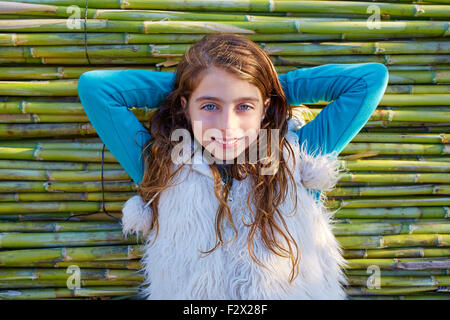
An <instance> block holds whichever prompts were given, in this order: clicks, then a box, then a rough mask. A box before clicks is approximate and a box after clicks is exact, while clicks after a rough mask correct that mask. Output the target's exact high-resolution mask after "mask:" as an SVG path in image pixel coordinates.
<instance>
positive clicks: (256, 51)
mask: <svg viewBox="0 0 450 320" xmlns="http://www.w3.org/2000/svg"><path fill="white" fill-rule="evenodd" d="M210 67H217V68H222V69H223V70H225V71H227V72H230V73H231V74H233V75H235V76H236V77H238V78H240V79H243V80H246V81H248V82H250V83H251V84H253V85H255V86H256V87H258V88H259V90H260V92H261V94H262V97H263V101H265V100H266V99H267V98H268V97H270V103H269V104H268V106H267V107H265V109H264V113H265V117H264V119H263V120H262V122H261V129H267V130H266V132H267V137H265V139H266V140H265V141H272V140H271V137H270V135H271V130H270V129H278V130H279V131H278V132H279V135H280V136H279V138H278V143H279V145H278V146H277V147H278V152H279V154H278V156H277V159H278V168H277V170H276V172H275V173H274V174H272V175H267V174H264V175H262V174H261V170H262V169H263V168H264V167H265V166H266V164H267V163H268V162H267V161H261V160H262V158H260V159H258V161H257V162H256V163H254V161H253V163H249V162H248V161H247V160H248V150H249V147H247V149H246V151H245V152H246V158H245V159H246V161H245V163H240V164H238V163H233V164H228V165H227V166H226V174H227V175H228V176H229V177H232V178H233V179H237V180H238V181H240V180H243V179H245V178H247V177H248V178H250V179H252V181H253V186H254V187H253V188H252V190H251V192H250V193H249V195H248V198H247V207H248V209H249V210H250V212H251V213H252V215H253V217H254V219H253V222H252V223H250V224H246V223H245V222H244V224H245V225H246V226H247V227H250V230H249V234H248V238H247V246H248V250H249V254H250V256H251V258H252V259H253V260H254V261H255V262H256V263H258V264H259V265H261V266H263V267H265V266H264V265H263V264H262V263H261V261H260V260H259V259H258V258H257V257H256V256H255V254H254V251H253V239H254V236H255V234H256V233H257V232H259V237H260V239H262V241H263V244H264V245H265V246H266V248H268V249H269V250H270V251H272V252H273V253H275V254H277V255H279V256H282V257H286V258H289V259H290V261H291V265H292V270H291V273H290V277H289V282H292V281H293V280H294V279H295V278H296V277H297V276H298V272H299V258H300V252H299V248H298V245H297V243H296V242H295V240H294V238H293V237H292V235H291V234H290V232H289V230H287V226H286V223H285V221H284V219H283V216H282V214H281V213H280V211H279V210H278V209H277V208H278V206H279V205H280V204H281V203H282V202H283V201H284V200H285V198H286V195H287V194H288V192H287V191H288V190H287V189H288V179H291V181H292V184H291V185H292V186H293V187H294V188H296V186H295V183H294V180H293V176H292V172H290V169H289V168H288V166H287V164H286V162H285V159H284V157H283V152H282V150H283V148H284V147H286V148H288V150H289V152H290V153H291V155H293V151H292V148H291V147H290V145H289V144H288V143H286V140H285V135H286V133H287V130H288V121H289V120H290V119H291V118H292V108H291V107H290V105H289V103H288V102H287V100H286V97H285V95H284V92H283V89H282V86H281V84H280V82H279V80H278V75H277V72H276V70H275V67H274V65H273V64H272V61H271V60H270V58H269V56H268V55H267V54H266V53H265V52H264V51H263V50H262V49H261V48H260V47H259V46H258V45H257V44H256V43H254V42H253V41H251V40H249V39H247V38H245V37H244V36H241V35H238V34H233V33H228V32H220V33H211V34H207V35H205V36H204V37H203V38H202V39H201V40H199V41H198V42H196V43H195V44H194V45H192V46H191V47H190V48H189V49H188V50H187V51H186V53H185V54H184V56H183V58H182V59H181V61H180V62H179V64H178V65H177V70H176V78H175V83H174V90H173V91H171V92H170V93H169V94H168V95H167V96H166V98H165V100H164V101H163V103H162V105H161V106H160V108H159V109H158V110H157V111H155V112H154V113H153V115H152V117H151V118H150V120H149V123H148V128H149V131H150V135H151V138H150V139H149V140H148V141H147V142H146V144H145V145H144V148H143V151H142V155H143V158H144V159H145V172H144V177H143V179H142V182H141V184H140V186H139V189H138V192H139V195H140V196H141V197H142V199H143V200H144V201H146V202H148V201H149V200H151V199H153V201H152V202H151V204H150V205H151V209H152V212H153V215H152V221H151V226H150V230H152V229H154V228H156V235H155V239H156V237H157V235H158V203H159V194H160V192H161V191H163V190H164V189H166V188H168V187H169V186H170V185H169V182H170V181H171V178H172V177H173V176H174V175H176V174H177V172H178V171H179V170H180V169H181V168H182V166H183V165H184V164H182V165H180V166H179V167H178V168H177V169H176V170H174V172H171V171H172V170H171V168H170V166H168V165H167V164H168V163H171V152H172V149H173V148H174V146H175V145H176V144H177V143H178V142H176V141H171V139H170V137H171V133H172V132H173V131H174V130H175V129H179V128H184V129H187V130H189V132H190V134H191V138H192V139H194V134H193V131H192V126H191V123H190V122H189V120H188V119H189V117H188V116H187V110H186V109H184V108H183V107H182V104H181V100H180V99H181V97H182V96H184V97H186V98H187V100H189V97H190V96H191V94H192V92H193V91H194V90H195V88H196V85H197V84H198V83H199V80H200V79H201V75H202V72H203V71H205V70H207V69H208V68H210ZM274 132H277V131H274ZM259 140H260V135H258V137H257V140H256V143H257V144H258V145H261V144H260V142H259ZM192 141H193V140H192ZM269 149H270V147H269ZM268 151H269V152H271V151H272V154H271V157H274V156H275V154H274V151H273V150H268ZM192 156H193V154H192V155H191V159H192ZM289 157H290V156H289ZM265 159H266V160H267V157H266V158H265ZM292 159H293V161H295V159H294V157H293V156H292ZM240 162H242V161H240ZM210 167H211V171H212V175H213V178H214V193H215V195H216V197H217V199H218V201H219V207H218V209H217V212H216V218H215V230H216V244H215V246H214V247H213V248H211V249H210V250H208V251H204V252H202V253H208V254H209V253H211V252H213V251H214V250H215V249H216V248H217V247H218V246H219V245H225V244H226V242H224V240H223V237H222V233H223V230H222V223H223V220H224V219H225V218H226V219H227V220H228V222H229V223H230V224H231V226H232V227H233V229H234V231H235V235H234V237H233V239H231V241H232V240H234V239H236V238H237V233H238V231H237V229H236V226H235V225H234V222H233V219H232V216H231V212H230V208H229V207H228V204H227V200H226V199H227V198H228V193H229V191H230V188H231V184H232V181H233V179H227V180H228V181H227V182H226V183H222V179H221V174H220V171H219V167H217V165H216V164H215V163H212V164H210ZM294 194H296V190H295V192H294ZM251 202H253V204H254V205H255V208H256V212H254V211H253V210H252V208H251V205H250V203H251ZM296 208H297V197H295V209H296ZM295 209H294V210H295ZM276 215H277V216H278V218H279V220H280V221H281V224H282V225H283V228H282V227H281V226H280V225H278V224H277V222H276V219H275V216H276ZM283 229H284V230H283ZM277 235H279V236H281V237H282V238H284V240H285V243H287V248H285V247H283V246H282V245H281V244H280V243H279V241H277Z"/></svg>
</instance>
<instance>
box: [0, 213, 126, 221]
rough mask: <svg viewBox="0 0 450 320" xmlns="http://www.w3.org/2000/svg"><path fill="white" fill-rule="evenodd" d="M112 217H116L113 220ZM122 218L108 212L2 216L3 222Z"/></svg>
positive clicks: (120, 215)
mask: <svg viewBox="0 0 450 320" xmlns="http://www.w3.org/2000/svg"><path fill="white" fill-rule="evenodd" d="M111 216H113V217H115V219H114V218H112V217H111ZM121 218H122V213H121V212H108V214H106V213H105V212H93V213H92V212H91V213H88V214H82V215H79V213H72V212H52V213H40V212H37V213H29V214H28V213H24V214H20V213H19V214H15V215H8V214H6V215H3V214H2V215H1V219H2V220H3V221H8V222H12V221H48V220H54V221H68V220H69V219H70V221H72V222H75V221H97V222H103V221H108V222H111V221H117V220H120V219H121Z"/></svg>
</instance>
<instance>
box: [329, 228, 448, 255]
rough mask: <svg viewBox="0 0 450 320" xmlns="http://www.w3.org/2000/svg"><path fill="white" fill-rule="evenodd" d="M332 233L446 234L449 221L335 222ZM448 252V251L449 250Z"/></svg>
mask: <svg viewBox="0 0 450 320" xmlns="http://www.w3.org/2000/svg"><path fill="white" fill-rule="evenodd" d="M334 226H335V228H334V230H333V233H334V234H335V235H337V236H357V235H374V236H376V235H387V234H433V233H439V234H448V233H450V221H448V222H446V223H445V222H441V223H435V222H428V221H420V222H403V223H395V222H391V223H379V222H378V223H358V224H348V223H343V224H341V223H336V224H335V225H334ZM449 253H450V251H449Z"/></svg>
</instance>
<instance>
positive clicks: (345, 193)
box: [326, 184, 450, 197]
mask: <svg viewBox="0 0 450 320" xmlns="http://www.w3.org/2000/svg"><path fill="white" fill-rule="evenodd" d="M429 194H450V185H441V184H434V185H431V184H430V185H411V186H382V187H358V186H356V187H336V188H334V189H333V190H332V191H328V192H326V195H327V196H328V197H358V196H404V195H429Z"/></svg>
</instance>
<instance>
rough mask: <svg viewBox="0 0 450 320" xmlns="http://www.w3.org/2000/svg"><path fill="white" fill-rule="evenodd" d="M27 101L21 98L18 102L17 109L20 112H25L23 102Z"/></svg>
mask: <svg viewBox="0 0 450 320" xmlns="http://www.w3.org/2000/svg"><path fill="white" fill-rule="evenodd" d="M26 103H27V102H25V101H23V100H21V101H20V102H19V110H20V112H22V113H27V111H26V110H25V104H26Z"/></svg>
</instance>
